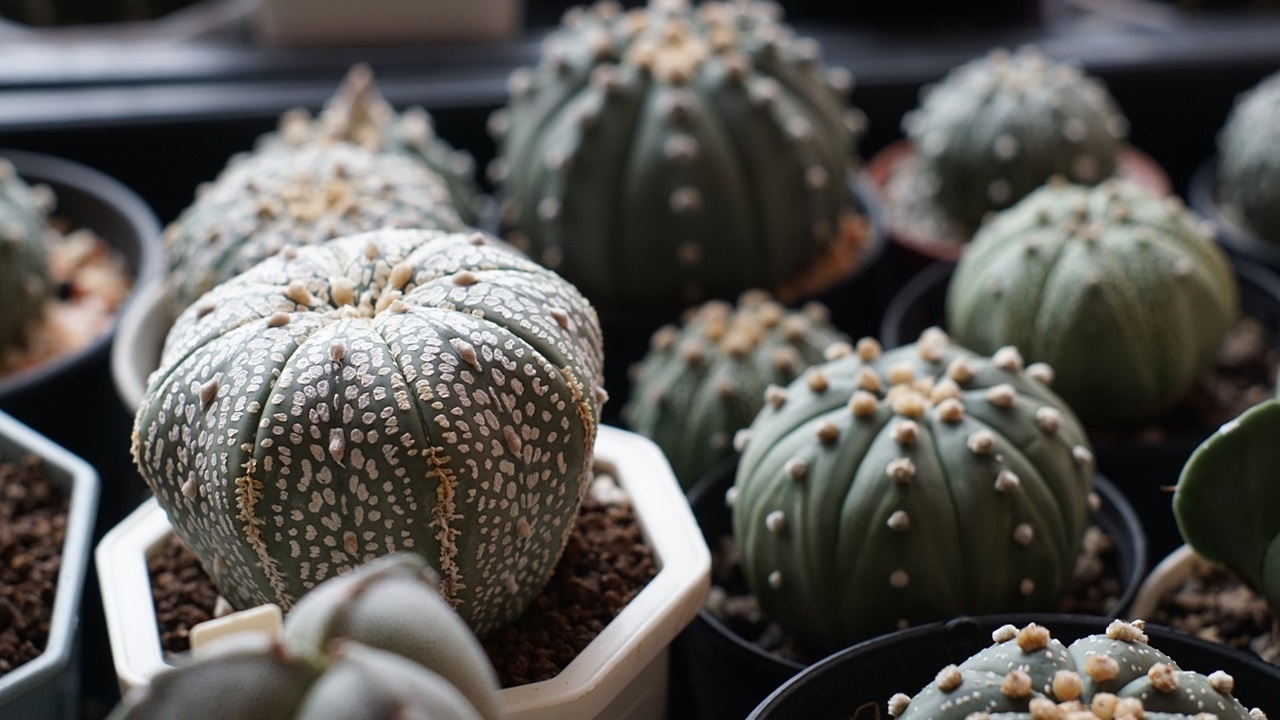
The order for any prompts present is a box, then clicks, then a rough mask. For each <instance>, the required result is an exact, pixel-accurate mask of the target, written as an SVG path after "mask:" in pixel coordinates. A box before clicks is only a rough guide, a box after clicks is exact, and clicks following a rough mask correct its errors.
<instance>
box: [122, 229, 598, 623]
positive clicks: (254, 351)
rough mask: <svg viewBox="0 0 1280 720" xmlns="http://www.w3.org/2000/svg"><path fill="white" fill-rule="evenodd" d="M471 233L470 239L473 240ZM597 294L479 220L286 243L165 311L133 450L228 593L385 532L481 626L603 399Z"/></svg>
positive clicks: (358, 556) (560, 535)
mask: <svg viewBox="0 0 1280 720" xmlns="http://www.w3.org/2000/svg"><path fill="white" fill-rule="evenodd" d="M475 243H479V244H475ZM601 367H602V355H601V347H600V330H599V325H598V322H597V320H596V316H595V312H594V310H593V309H592V308H591V306H590V305H589V304H587V302H586V300H585V299H584V298H583V297H582V296H581V295H580V294H579V293H578V292H577V291H576V290H575V289H574V288H573V287H572V286H571V285H569V284H568V283H567V282H565V281H563V280H562V279H560V278H559V277H557V276H556V275H555V274H553V273H551V272H549V271H547V270H545V269H543V268H542V267H540V266H538V265H536V264H534V263H532V262H530V261H528V260H526V259H525V258H523V257H521V256H519V255H517V254H515V253H513V252H510V251H509V250H505V249H502V248H500V247H497V246H494V245H491V244H488V243H486V242H485V240H484V238H483V236H478V235H477V236H471V237H470V238H468V236H465V235H456V234H455V235H450V234H447V233H438V232H430V231H394V230H388V231H379V232H374V233H367V234H364V235H358V236H353V237H348V238H342V239H339V240H336V241H333V242H330V243H325V244H323V245H317V246H310V247H306V248H301V249H297V250H289V251H286V252H283V253H281V254H280V255H277V256H276V257H274V258H271V259H270V260H267V261H265V262H263V263H261V264H259V265H258V266H256V267H255V268H253V269H251V270H249V271H247V272H246V273H243V274H241V275H239V276H237V277H236V278H233V279H232V280H230V281H227V282H226V283H223V284H222V285H220V286H219V287H217V288H215V289H214V290H213V291H211V292H210V293H208V294H207V295H205V296H204V297H202V298H201V299H200V300H199V301H198V302H197V303H196V304H194V305H193V306H191V307H190V308H188V309H187V310H186V311H184V312H183V313H182V315H181V316H179V318H178V320H177V321H176V323H175V324H174V327H173V330H172V331H171V332H170V334H169V337H168V340H167V341H166V345H165V350H164V353H163V356H162V358H161V363H160V368H159V369H158V370H157V371H156V372H155V373H154V374H153V375H152V376H151V378H150V384H149V387H148V390H147V394H146V396H145V398H144V399H143V401H142V404H141V407H140V408H139V410H138V414H137V417H136V420H135V427H134V456H135V459H136V461H137V464H138V466H139V469H140V470H141V472H142V475H143V477H144V478H145V479H146V480H147V482H148V484H149V485H150V486H151V488H152V489H153V490H154V492H155V495H156V497H157V499H158V500H159V502H160V504H161V505H162V506H163V507H164V508H165V510H166V511H167V513H168V514H169V517H170V520H171V521H172V523H173V526H174V530H175V531H176V532H177V534H178V536H179V537H180V538H182V540H183V542H185V543H186V544H187V546H188V547H190V548H191V549H192V550H193V551H194V552H195V553H196V555H197V556H198V557H199V558H200V560H201V562H202V564H203V565H204V567H205V569H206V570H208V571H209V573H210V575H211V577H212V578H213V580H214V582H215V584H216V585H217V586H218V588H219V589H220V590H221V591H222V593H223V594H224V595H225V596H226V597H227V598H228V599H229V600H230V601H231V602H232V604H233V605H235V606H237V607H245V606H249V605H256V604H259V603H263V602H276V603H279V604H281V605H283V606H284V607H286V608H287V607H289V606H290V605H291V604H292V603H293V601H294V600H296V599H297V598H299V597H301V596H302V595H303V594H304V593H305V592H306V591H307V590H308V589H309V588H311V587H313V586H314V585H315V584H316V583H318V582H320V581H322V580H324V579H325V578H326V577H330V576H332V575H334V574H336V573H338V572H340V571H342V570H343V569H345V568H349V567H352V566H354V565H357V564H360V563H363V562H366V561H368V560H370V559H372V558H374V557H377V556H379V555H383V554H387V553H390V552H393V551H396V550H401V549H404V550H412V551H414V552H417V553H419V554H421V555H423V556H424V557H426V558H427V559H428V560H429V561H430V562H431V563H432V564H433V566H435V567H437V568H438V569H439V571H440V573H441V575H442V577H443V593H444V595H445V597H446V598H447V599H449V601H450V602H451V603H453V604H454V605H455V606H456V607H457V608H458V611H459V612H460V613H461V614H462V616H463V617H464V618H466V619H467V621H468V622H469V623H470V624H471V625H472V627H473V628H475V630H476V631H477V632H479V633H484V632H486V631H488V630H490V629H492V628H493V627H495V626H496V625H498V624H500V623H502V622H505V621H507V620H510V619H512V618H513V617H515V616H516V615H518V614H519V613H520V612H521V611H522V610H523V608H524V606H525V605H526V604H527V603H528V601H529V600H530V599H531V598H532V597H533V596H534V595H535V594H536V593H537V592H538V590H539V589H541V587H542V586H543V584H545V582H546V581H547V579H548V578H549V577H550V574H551V572H552V571H553V569H554V565H555V562H556V560H557V559H558V558H559V555H560V552H561V550H562V549H563V546H564V543H565V541H566V539H567V537H568V534H569V532H570V530H571V528H572V525H573V518H574V516H575V513H576V512H577V508H578V504H579V500H580V498H581V495H582V493H583V488H584V487H585V483H586V480H587V476H588V474H589V472H590V467H591V458H592V449H593V443H594V439H595V433H596V424H597V421H598V417H599V410H600V404H601V402H603V391H601V390H600V389H599V388H600V387H601V386H602V379H601V377H602V376H601Z"/></svg>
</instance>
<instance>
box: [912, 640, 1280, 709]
mask: <svg viewBox="0 0 1280 720" xmlns="http://www.w3.org/2000/svg"><path fill="white" fill-rule="evenodd" d="M992 640H993V641H994V642H995V644H994V645H992V646H991V647H988V648H986V649H984V650H981V651H979V652H978V653H977V654H975V655H974V656H972V657H970V658H969V659H968V660H965V661H964V662H963V663H961V664H960V665H958V666H957V665H948V666H947V667H945V668H942V670H941V671H940V672H939V673H938V676H937V677H936V678H935V679H934V681H933V682H931V683H929V685H927V686H926V687H925V688H924V689H923V690H921V691H920V692H919V693H918V694H917V695H916V696H915V697H908V696H907V695H905V694H897V695H894V696H893V697H892V698H890V700H889V715H890V716H891V717H895V718H897V719H898V720H972V719H973V718H975V717H976V718H992V719H993V720H994V718H1000V720H1038V719H1043V718H1073V719H1076V718H1078V719H1079V720H1084V719H1085V718H1102V719H1105V720H1112V719H1113V718H1142V717H1147V718H1152V719H1154V718H1161V720H1198V719H1200V718H1206V717H1212V718H1215V719H1216V720H1266V715H1265V714H1263V712H1262V711H1261V710H1257V709H1254V710H1248V709H1246V708H1245V707H1244V706H1243V705H1241V704H1240V701H1239V700H1236V699H1235V698H1234V697H1233V696H1232V693H1233V692H1234V690H1235V681H1234V680H1233V679H1232V677H1231V676H1230V675H1228V674H1226V673H1224V672H1215V673H1212V674H1210V675H1207V676H1206V675H1202V674H1200V673H1197V672H1193V671H1189V670H1182V669H1180V668H1179V667H1178V665H1177V663H1176V662H1174V661H1173V660H1172V659H1170V658H1169V657H1168V656H1167V655H1165V654H1164V653H1162V652H1160V651H1159V650H1157V649H1155V648H1153V647H1151V646H1150V645H1149V644H1148V643H1147V636H1146V633H1145V632H1144V631H1143V624H1142V622H1141V621H1135V622H1133V623H1126V622H1123V621H1121V620H1116V621H1114V622H1112V623H1111V625H1110V626H1108V627H1107V629H1106V632H1105V633H1103V634H1099V635H1088V636H1085V637H1082V638H1080V639H1079V640H1076V641H1075V642H1073V643H1071V645H1069V646H1064V645H1063V644H1062V643H1061V642H1060V641H1058V640H1057V639H1055V638H1053V637H1052V636H1051V635H1050V633H1049V631H1048V630H1047V629H1045V628H1043V627H1041V626H1039V625H1036V624H1034V623H1032V624H1030V625H1027V626H1026V627H1024V628H1022V629H1021V630H1019V629H1018V628H1015V627H1014V626H1012V625H1005V626H1004V627H1001V628H1000V629H998V630H996V631H995V632H994V633H992Z"/></svg>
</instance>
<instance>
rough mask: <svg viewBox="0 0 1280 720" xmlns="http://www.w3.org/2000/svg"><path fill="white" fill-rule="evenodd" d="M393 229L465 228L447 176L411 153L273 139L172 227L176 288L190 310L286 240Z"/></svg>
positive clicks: (236, 163)
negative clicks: (295, 143)
mask: <svg viewBox="0 0 1280 720" xmlns="http://www.w3.org/2000/svg"><path fill="white" fill-rule="evenodd" d="M387 227H394V228H420V229H428V230H449V231H459V230H464V229H466V227H467V226H466V223H464V222H463V221H462V219H461V218H460V217H458V213H457V212H456V211H455V210H454V208H453V205H452V202H451V201H450V199H449V192H448V190H447V189H446V188H445V186H444V183H443V181H442V180H441V179H440V177H439V176H438V175H436V174H435V173H433V172H431V171H430V170H428V169H426V168H424V167H422V166H421V165H420V164H419V163H417V162H415V161H413V160H410V159H409V158H406V157H401V156H398V155H391V154H387V153H372V152H370V151H368V150H365V149H363V148H361V147H358V146H356V145H354V144H351V143H339V144H334V145H314V144H313V145H301V146H297V147H293V146H288V145H283V146H281V145H278V146H275V147H271V146H270V145H268V147H267V148H265V149H264V150H263V151H261V152H255V153H250V154H246V155H241V156H237V157H235V158H233V159H232V160H231V162H230V163H228V165H227V167H226V169H225V170H223V172H222V174H221V175H219V176H218V179H217V180H215V181H214V182H213V183H212V184H211V185H206V186H203V187H202V188H201V190H200V191H199V193H198V194H197V197H196V201H195V203H193V204H192V205H191V206H190V207H189V208H187V209H186V210H184V211H183V213H182V215H181V216H179V217H178V219H177V220H176V221H174V222H173V223H172V224H171V225H169V227H168V228H166V229H165V235H164V241H165V250H166V255H167V256H168V259H169V278H170V282H171V283H172V286H173V288H174V296H175V298H176V299H177V302H178V305H179V307H183V308H185V307H187V306H188V305H190V304H191V303H193V302H195V300H196V298H198V297H200V296H201V295H202V294H204V293H205V292H207V291H209V290H210V289H212V288H213V287H214V286H215V285H217V284H218V283H220V282H222V281H224V280H226V279H228V278H230V277H232V276H234V275H236V274H237V273H240V272H243V271H245V270H248V269H249V268H251V267H253V266H254V265H256V264H257V263H259V262H261V261H262V260H263V259H265V258H268V257H271V256H272V255H275V254H276V253H277V252H279V251H280V249H281V248H283V247H285V246H286V245H295V246H299V245H310V244H313V243H319V242H323V241H325V240H330V239H333V238H336V237H342V236H344V235H353V234H356V233H360V232H366V231H370V230H377V229H379V228H387Z"/></svg>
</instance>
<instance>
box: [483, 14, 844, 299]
mask: <svg viewBox="0 0 1280 720" xmlns="http://www.w3.org/2000/svg"><path fill="white" fill-rule="evenodd" d="M778 14H779V13H778V6H777V5H774V4H771V3H760V2H750V1H745V0H744V1H740V2H732V3H720V2H707V3H703V4H701V5H699V6H698V7H697V8H696V10H695V9H694V8H692V7H690V6H689V4H688V3H686V2H684V1H683V0H665V1H664V0H654V2H651V3H650V4H649V5H648V6H647V7H644V8H638V9H634V10H631V11H627V12H623V11H621V10H620V8H619V6H618V5H617V4H616V3H607V2H605V3H599V4H596V5H594V6H592V7H590V8H577V9H574V10H571V11H569V12H568V13H566V15H565V18H564V24H563V27H562V28H561V29H559V30H558V31H556V32H555V33H553V34H552V35H551V36H550V37H549V38H548V39H547V41H546V43H545V45H544V51H543V54H542V58H541V61H540V63H539V65H538V66H537V67H536V68H534V69H532V70H528V69H522V70H519V71H517V72H516V73H515V74H514V75H513V76H512V78H511V82H510V86H511V100H510V102H509V104H508V106H507V107H506V108H505V109H503V110H501V111H499V112H498V113H497V114H495V115H494V116H493V117H492V119H491V122H490V127H491V130H492V132H493V133H494V134H495V136H496V137H497V138H498V139H499V158H498V160H497V162H496V163H495V164H494V165H493V167H492V168H491V175H492V176H493V177H494V179H495V180H498V181H500V182H502V183H503V189H504V192H505V196H506V197H505V200H504V203H503V206H502V221H503V227H504V235H505V236H506V237H507V238H508V239H509V240H510V241H511V242H512V243H513V244H514V245H516V246H517V247H521V248H522V249H525V250H527V251H528V252H529V253H530V255H531V256H532V257H533V258H534V259H536V260H539V261H541V262H543V263H544V264H546V265H548V266H550V267H552V268H555V269H557V270H558V271H559V272H561V273H562V274H563V275H564V276H565V277H566V278H568V279H569V280H571V281H573V282H574V283H576V284H577V285H578V287H580V288H582V290H583V292H584V293H585V294H586V295H587V296H588V297H590V298H592V300H593V301H594V302H596V303H597V304H600V305H605V306H609V307H620V308H624V309H634V308H639V307H643V308H645V309H649V310H653V309H655V308H658V307H668V308H676V309H678V308H682V307H686V306H688V305H690V304H693V303H695V302H699V301H701V300H705V299H709V298H714V297H720V298H725V297H734V296H736V295H738V294H739V293H741V292H744V291H746V290H748V289H751V288H765V289H768V290H771V291H778V289H779V288H780V287H782V286H784V284H787V283H791V282H799V276H800V275H802V274H803V273H804V272H805V271H806V270H808V269H810V268H811V267H812V266H814V264H815V262H816V260H817V259H818V258H819V257H820V256H822V255H823V253H824V252H829V253H832V254H833V255H832V257H834V256H836V255H839V254H843V256H849V257H856V255H857V252H856V250H853V249H852V248H853V247H854V246H858V245H860V243H861V242H862V241H863V240H864V239H865V231H866V227H865V221H864V219H863V218H862V217H861V216H860V215H858V213H857V211H856V210H855V207H854V205H853V203H852V199H851V196H850V194H849V190H848V184H847V181H848V177H849V175H850V173H851V172H852V171H853V170H854V169H855V168H856V163H857V158H856V149H855V144H856V140H857V138H858V135H859V133H860V130H861V126H862V117H861V115H860V114H859V113H857V112H856V111H853V110H851V109H850V108H849V106H848V102H847V95H848V93H849V91H850V87H851V80H850V77H849V74H848V73H847V72H844V71H842V70H838V69H826V68H824V67H823V65H822V63H821V60H820V50H819V46H818V44H817V43H816V42H814V41H813V40H808V39H795V38H794V37H793V33H792V31H791V30H790V29H789V28H788V27H787V26H786V25H783V24H781V23H780V22H779V21H778V19H777V17H778ZM833 262H834V260H833Z"/></svg>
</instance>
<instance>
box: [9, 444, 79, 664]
mask: <svg viewBox="0 0 1280 720" xmlns="http://www.w3.org/2000/svg"><path fill="white" fill-rule="evenodd" d="M66 533H67V498H66V497H64V496H63V494H62V490H61V489H60V488H59V487H58V485H57V484H56V483H55V482H54V481H53V480H52V479H51V478H50V477H49V476H48V475H46V474H45V472H44V468H43V466H42V465H41V464H40V460H39V459H38V458H36V457H34V456H28V457H26V458H23V459H22V460H19V461H17V462H0V675H4V674H6V673H8V672H9V671H10V670H13V669H15V668H17V667H18V666H20V665H22V664H24V663H26V662H28V661H29V660H32V659H34V658H35V657H36V656H38V655H39V654H40V653H42V652H44V648H45V644H46V642H48V639H49V623H50V621H51V618H52V616H53V599H54V594H55V591H56V589H57V586H56V583H57V580H58V569H59V568H60V567H61V565H62V545H63V541H64V540H65V539H66Z"/></svg>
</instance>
